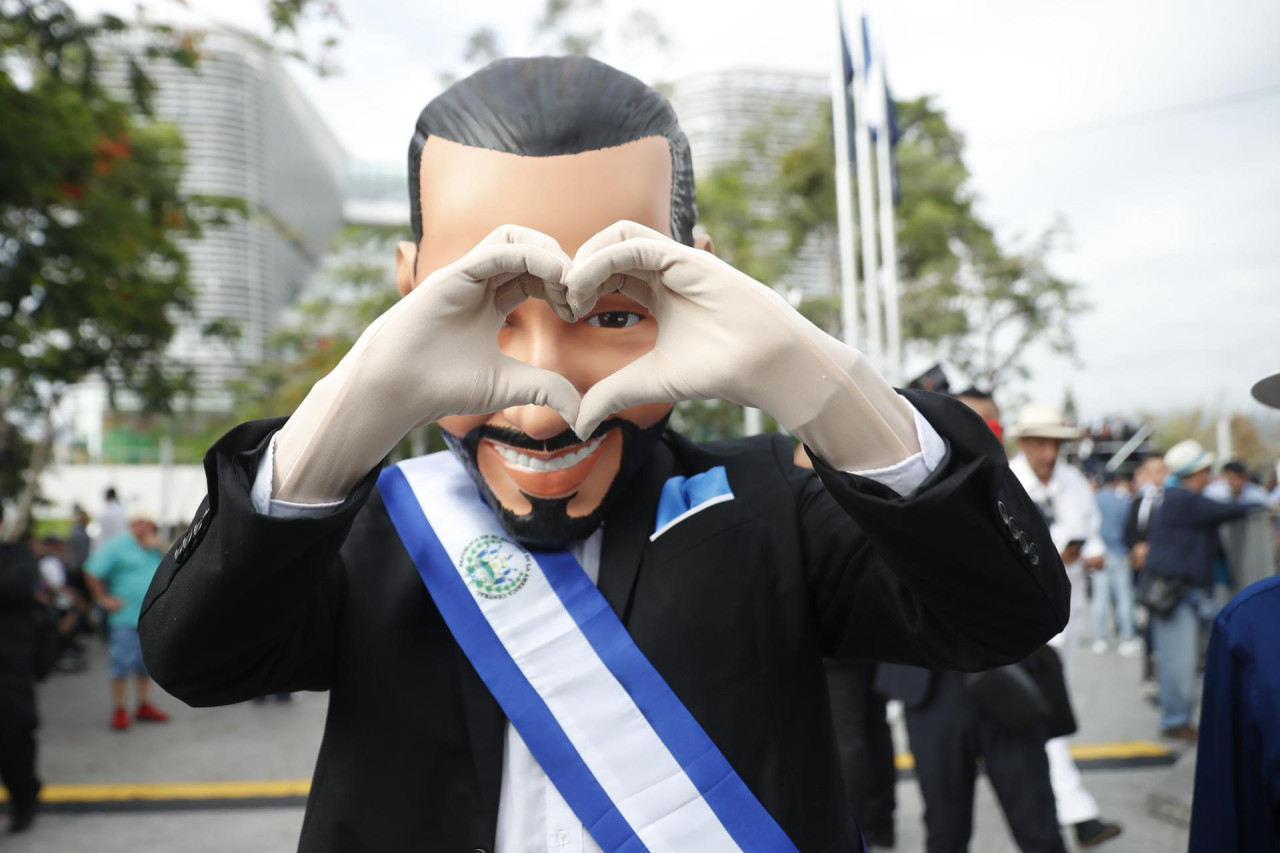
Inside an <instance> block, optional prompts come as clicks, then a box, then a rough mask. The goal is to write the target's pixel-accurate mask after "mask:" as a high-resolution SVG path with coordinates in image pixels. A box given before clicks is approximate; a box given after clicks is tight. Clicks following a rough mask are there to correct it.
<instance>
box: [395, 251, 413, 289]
mask: <svg viewBox="0 0 1280 853" xmlns="http://www.w3.org/2000/svg"><path fill="white" fill-rule="evenodd" d="M417 259H418V247H417V246H415V245H414V244H413V243H410V242H408V241H407V240H401V241H400V242H399V243H396V289H397V290H399V291H400V295H401V296H408V295H409V291H411V290H413V286H414V285H415V284H416V283H417V282H415V281H414V280H413V279H414V274H413V267H414V262H415V261H417Z"/></svg>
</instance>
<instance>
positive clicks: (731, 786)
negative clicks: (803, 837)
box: [531, 551, 796, 853]
mask: <svg viewBox="0 0 1280 853" xmlns="http://www.w3.org/2000/svg"><path fill="white" fill-rule="evenodd" d="M531 553H532V554H533V556H534V559H536V560H537V561H538V565H539V566H541V567H542V571H543V573H544V574H545V575H546V576H547V580H548V582H549V583H550V584H551V588H552V589H553V590H555V592H556V595H558V596H559V597H560V601H561V602H562V603H563V604H564V606H565V609H567V610H568V611H569V614H570V615H571V616H572V617H573V620H574V622H576V623H577V624H578V627H579V628H581V629H582V633H583V634H584V635H585V636H586V638H587V642H589V643H590V644H591V647H592V648H593V649H595V650H596V654H598V655H599V656H600V659H601V660H602V661H604V664H605V666H606V667H608V669H609V671H610V672H612V673H613V675H614V677H615V678H617V679H618V681H619V683H621V684H622V686H623V688H625V689H626V691H627V693H629V694H630V695H631V698H632V700H633V701H634V702H635V703H636V706H637V707H638V708H639V709H640V712H641V713H642V714H644V717H645V719H646V720H648V722H649V725H650V726H652V727H653V730H654V731H655V732H656V733H657V735H658V737H659V738H660V739H661V740H662V742H663V743H664V744H665V745H666V747H667V749H668V750H670V751H671V754H672V756H673V757H674V758H675V759H676V761H677V762H679V764H680V765H681V767H683V768H684V771H685V773H686V774H688V776H689V779H690V780H691V781H692V782H693V784H694V787H696V788H697V789H698V792H699V793H701V794H702V796H703V799H705V800H706V801H707V805H708V806H710V808H711V810H712V812H714V813H715V815H716V817H717V818H719V820H720V823H721V824H722V825H723V826H724V828H725V830H726V831H727V832H728V833H729V835H730V836H731V837H732V838H733V840H734V841H735V842H736V843H737V845H738V846H739V847H741V848H742V849H743V850H744V851H770V853H773V851H793V850H795V849H796V846H795V844H793V843H792V841H791V839H790V838H788V837H787V835H786V833H784V832H783V831H782V828H781V827H780V826H778V823H777V821H775V820H774V819H773V816H772V815H770V814H769V813H768V812H767V811H766V810H765V808H764V806H762V805H761V804H760V801H759V800H758V799H756V797H755V795H754V794H752V793H751V791H750V789H748V788H747V786H746V783H745V782H743V781H742V778H741V777H740V776H738V773H737V771H735V770H734V769H733V767H732V766H730V764H729V762H728V760H727V759H726V758H725V757H724V755H722V754H721V752H720V750H719V748H717V747H716V745H715V744H714V743H713V742H712V740H711V738H710V737H708V736H707V733H706V732H705V731H703V730H702V726H701V725H700V724H699V723H698V721H697V720H695V719H694V718H693V715H692V714H690V713H689V710H688V709H687V708H686V707H685V706H684V704H683V703H682V702H681V701H680V699H679V698H678V697H677V696H676V695H675V693H674V692H672V690H671V688H670V687H669V686H668V685H667V682H666V681H665V680H664V679H663V678H662V676H661V675H660V674H659V673H658V671H657V670H656V669H654V668H653V664H651V663H649V660H648V658H646V657H645V656H644V653H643V652H641V651H640V649H639V648H638V647H637V646H636V644H635V640H633V639H632V638H631V635H630V634H628V633H627V629H626V628H625V627H623V625H622V623H621V622H620V621H619V620H618V617H617V614H615V613H614V612H613V609H612V608H611V607H610V606H609V603H608V602H607V601H606V600H605V598H604V596H603V595H602V594H601V593H600V591H599V590H598V589H597V588H596V587H595V585H594V584H592V583H591V579H590V578H589V577H587V574H586V572H584V571H583V570H582V567H581V566H580V565H578V561H577V560H575V559H574V558H573V555H572V554H569V553H568V552H566V551H554V552H552V551H533V552H531ZM544 767H545V765H544ZM565 799H568V797H566V798H565Z"/></svg>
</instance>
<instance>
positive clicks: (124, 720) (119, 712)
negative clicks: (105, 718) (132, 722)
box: [111, 708, 129, 732]
mask: <svg viewBox="0 0 1280 853" xmlns="http://www.w3.org/2000/svg"><path fill="white" fill-rule="evenodd" d="M111 728H113V729H115V730H116V731H118V732H122V731H125V730H126V729H128V728H129V712H128V711H126V710H125V709H124V708H116V712H115V713H114V714H112V715H111Z"/></svg>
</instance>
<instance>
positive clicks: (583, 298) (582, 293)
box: [564, 237, 697, 318]
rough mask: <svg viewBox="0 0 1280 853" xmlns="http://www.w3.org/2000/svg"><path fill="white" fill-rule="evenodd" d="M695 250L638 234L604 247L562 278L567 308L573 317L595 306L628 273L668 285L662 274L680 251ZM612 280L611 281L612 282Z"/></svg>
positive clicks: (641, 278) (616, 287)
mask: <svg viewBox="0 0 1280 853" xmlns="http://www.w3.org/2000/svg"><path fill="white" fill-rule="evenodd" d="M686 249H687V250H688V251H697V250H696V249H689V247H687V246H681V245H680V244H679V243H676V242H675V241H674V240H665V239H664V240H661V241H659V240H652V239H649V238H646V237H637V238H635V239H631V240H624V241H623V242H621V243H614V244H613V245H611V246H605V247H604V248H602V249H600V250H599V251H597V252H595V253H594V254H592V255H591V256H590V257H588V258H586V259H585V260H581V261H578V262H576V263H575V265H574V267H573V269H571V270H569V272H568V274H567V275H566V276H565V278H564V284H565V287H566V288H568V297H569V307H571V308H572V309H573V313H574V316H576V317H579V318H581V317H582V316H583V314H584V313H585V312H587V311H590V310H591V308H593V307H595V303H596V300H597V299H599V298H600V294H601V293H602V292H608V291H606V290H605V288H606V286H609V285H611V284H612V285H615V286H614V287H613V289H614V290H617V289H619V288H620V287H621V286H622V284H623V282H622V281H621V279H619V278H617V277H619V276H624V275H626V276H631V277H634V278H638V279H640V280H642V281H646V282H648V283H649V284H650V286H652V285H654V284H655V283H657V282H661V283H662V284H663V285H667V279H666V276H665V273H666V272H667V270H668V269H670V268H671V267H672V266H673V265H675V264H677V263H679V261H680V259H681V257H683V252H682V250H686ZM611 280H612V281H611Z"/></svg>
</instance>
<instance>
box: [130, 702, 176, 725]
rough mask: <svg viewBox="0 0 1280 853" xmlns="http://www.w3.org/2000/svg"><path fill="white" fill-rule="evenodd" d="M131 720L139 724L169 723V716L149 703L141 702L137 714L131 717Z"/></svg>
mask: <svg viewBox="0 0 1280 853" xmlns="http://www.w3.org/2000/svg"><path fill="white" fill-rule="evenodd" d="M133 718H134V719H135V720H137V721H138V722H140V723H167V722H169V715H168V714H166V713H165V712H164V711H161V710H160V709H159V708H157V707H156V706H155V705H152V704H151V703H150V702H143V703H142V704H141V705H139V706H138V712H137V713H136V714H134V715H133Z"/></svg>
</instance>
